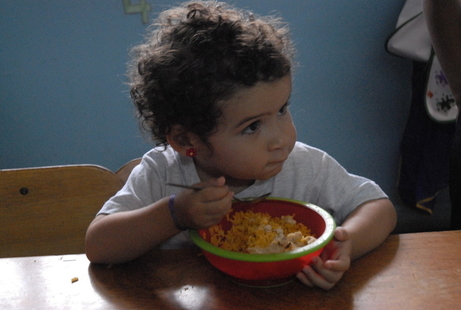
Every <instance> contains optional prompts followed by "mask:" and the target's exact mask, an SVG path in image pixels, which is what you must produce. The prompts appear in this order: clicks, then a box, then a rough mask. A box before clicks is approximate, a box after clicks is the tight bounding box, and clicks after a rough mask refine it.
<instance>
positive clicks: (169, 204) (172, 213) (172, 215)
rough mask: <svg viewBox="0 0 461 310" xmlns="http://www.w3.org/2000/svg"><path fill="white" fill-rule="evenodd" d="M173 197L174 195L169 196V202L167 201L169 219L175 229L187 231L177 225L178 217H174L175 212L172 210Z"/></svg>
mask: <svg viewBox="0 0 461 310" xmlns="http://www.w3.org/2000/svg"><path fill="white" fill-rule="evenodd" d="M175 197H176V195H174V194H173V195H171V196H170V200H168V208H169V209H170V214H171V217H172V218H173V222H174V226H176V228H177V229H179V230H186V229H187V228H186V227H183V226H181V224H179V220H178V217H177V216H176V212H175V209H174V198H175Z"/></svg>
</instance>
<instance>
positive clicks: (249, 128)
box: [242, 121, 261, 135]
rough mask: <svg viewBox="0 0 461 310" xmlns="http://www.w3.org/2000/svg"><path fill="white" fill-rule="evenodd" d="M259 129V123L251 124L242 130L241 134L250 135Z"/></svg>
mask: <svg viewBox="0 0 461 310" xmlns="http://www.w3.org/2000/svg"><path fill="white" fill-rule="evenodd" d="M259 127H261V121H256V122H253V123H251V124H250V125H248V126H247V127H246V128H245V129H243V130H242V134H244V135H251V134H253V133H255V132H256V131H257V130H258V129H259Z"/></svg>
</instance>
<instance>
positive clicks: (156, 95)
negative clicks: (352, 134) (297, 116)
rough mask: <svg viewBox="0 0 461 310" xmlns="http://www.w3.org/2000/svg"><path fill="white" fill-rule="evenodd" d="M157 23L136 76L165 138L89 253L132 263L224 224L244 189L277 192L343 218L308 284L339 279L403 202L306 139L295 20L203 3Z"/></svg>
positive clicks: (139, 101) (389, 225)
mask: <svg viewBox="0 0 461 310" xmlns="http://www.w3.org/2000/svg"><path fill="white" fill-rule="evenodd" d="M154 26H155V28H150V31H151V32H150V33H149V34H148V38H147V42H146V43H145V44H141V45H139V46H137V47H135V48H134V53H133V57H134V60H133V61H134V64H133V66H132V70H131V71H130V73H131V74H130V76H131V96H132V98H133V100H134V103H135V106H136V108H137V111H138V113H139V117H140V119H141V122H142V124H143V125H144V127H145V128H146V129H147V130H148V132H149V133H150V135H151V136H152V138H153V139H154V140H155V141H157V143H158V144H159V146H158V147H156V148H154V149H153V150H151V151H149V152H148V153H146V154H145V155H144V156H143V159H142V161H141V163H140V164H139V165H138V166H137V167H135V168H134V169H133V171H132V173H131V175H130V177H129V178H128V180H127V182H126V184H125V186H124V187H123V188H122V189H121V190H120V191H119V192H118V193H117V194H116V195H115V196H114V197H112V198H111V199H110V200H109V201H107V202H106V203H105V204H104V206H103V207H102V209H101V210H100V212H99V213H98V215H97V216H96V218H95V219H94V220H93V222H92V223H91V224H90V226H89V228H88V231H87V235H86V254H87V256H88V258H89V259H90V261H92V262H96V263H121V262H126V261H129V260H133V259H135V258H137V257H139V256H141V255H142V254H144V253H146V252H147V251H150V250H151V249H153V248H154V247H158V246H160V247H178V246H185V245H186V244H191V240H190V238H189V237H188V234H187V230H186V229H187V228H195V229H201V228H208V227H211V226H212V225H214V224H217V223H218V222H219V221H220V220H221V219H222V218H223V217H224V216H225V215H226V214H227V212H228V211H229V209H230V208H231V205H232V200H233V197H234V195H235V196H236V197H239V198H240V197H241V198H243V197H256V196H260V195H261V194H264V193H267V192H271V193H272V195H273V196H275V197H285V198H291V199H296V200H301V201H306V202H310V203H313V204H316V205H318V206H321V207H323V208H324V209H326V210H327V211H329V212H330V213H331V214H332V215H333V217H334V218H335V220H336V223H337V225H338V227H337V229H336V231H335V234H334V240H333V241H332V242H331V243H330V244H329V245H327V247H326V248H325V250H324V251H323V252H322V255H321V257H317V258H316V259H315V260H314V261H313V264H312V265H309V266H305V267H304V269H303V270H302V271H301V272H299V274H298V278H299V280H300V281H301V282H302V283H304V284H305V285H307V286H311V287H320V288H323V289H330V288H332V287H333V286H334V285H335V284H336V283H337V282H338V281H339V280H340V279H341V278H342V276H343V274H344V272H346V271H347V270H348V269H349V267H350V261H351V259H354V258H357V257H360V256H362V255H364V254H365V253H367V252H369V251H371V250H373V249H374V248H376V247H377V246H378V245H380V244H381V243H382V242H383V241H384V240H385V239H386V238H387V236H388V235H389V234H390V233H391V231H392V230H393V229H394V226H395V224H396V212H395V209H394V206H393V205H392V203H391V202H390V201H389V199H388V197H387V195H386V194H385V193H384V192H383V191H382V190H381V189H380V188H379V186H378V185H377V184H376V183H374V182H373V181H371V180H368V179H366V178H363V177H359V176H356V175H353V174H350V173H348V172H347V171H346V170H345V169H344V168H343V167H342V166H340V165H339V163H338V162H336V161H335V160H334V159H333V158H331V157H330V156H329V155H328V154H326V153H325V152H323V151H321V150H319V149H316V148H314V147H311V146H308V145H306V144H304V143H301V142H298V141H296V129H295V127H294V124H293V121H292V118H291V114H290V110H289V100H290V96H291V90H292V64H293V61H292V57H293V47H292V44H291V41H290V40H289V35H288V34H289V32H288V29H287V27H286V24H285V23H282V22H281V21H280V20H279V19H277V18H273V17H258V16H256V15H254V14H252V13H250V12H245V11H241V10H238V9H235V8H233V7H231V6H229V5H227V4H225V3H219V2H216V1H204V2H202V1H197V2H188V3H184V4H183V5H181V6H179V7H175V8H172V9H169V10H166V11H165V12H163V13H161V14H160V15H159V18H158V19H157V20H156V21H155V22H154ZM167 183H180V184H184V185H195V186H200V187H201V188H202V189H200V190H192V189H186V190H178V189H177V188H174V187H171V186H168V184H167Z"/></svg>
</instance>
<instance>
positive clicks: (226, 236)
mask: <svg viewBox="0 0 461 310" xmlns="http://www.w3.org/2000/svg"><path fill="white" fill-rule="evenodd" d="M294 217H295V215H282V216H280V217H277V216H276V217H272V216H270V215H269V214H268V213H266V212H253V211H251V210H246V211H238V212H234V213H233V215H232V218H231V217H230V215H229V214H228V215H227V220H228V221H229V222H231V223H232V226H231V227H230V229H228V230H227V231H224V230H223V229H222V225H221V224H216V225H214V226H212V227H210V228H209V229H208V230H209V231H210V234H211V239H210V243H211V244H212V245H214V246H217V247H220V248H222V249H225V250H229V251H235V252H242V253H250V254H271V253H272V254H275V253H282V252H288V251H293V250H294V249H297V248H300V247H303V246H305V245H307V244H309V243H312V242H314V241H315V240H316V238H315V237H314V236H313V235H312V233H311V231H310V229H309V228H308V227H306V225H304V224H303V223H299V222H297V221H296V220H295V219H294Z"/></svg>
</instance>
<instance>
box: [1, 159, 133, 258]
mask: <svg viewBox="0 0 461 310" xmlns="http://www.w3.org/2000/svg"><path fill="white" fill-rule="evenodd" d="M123 183H124V182H123V181H122V180H121V179H120V178H119V177H118V176H117V175H116V174H115V173H113V172H112V171H110V170H107V169H105V168H103V167H100V166H96V165H69V166H53V167H40V168H26V169H8V170H0V257H14V256H36V255H54V254H74V253H84V251H85V245H84V239H85V233H86V229H87V228H88V225H89V224H90V222H91V221H92V220H93V218H94V217H95V215H96V213H97V212H98V211H99V209H100V208H101V207H102V205H103V204H104V202H105V201H106V200H107V199H109V198H110V197H111V196H113V195H114V194H115V193H116V192H117V191H118V190H119V189H120V188H121V187H122V186H123Z"/></svg>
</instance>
